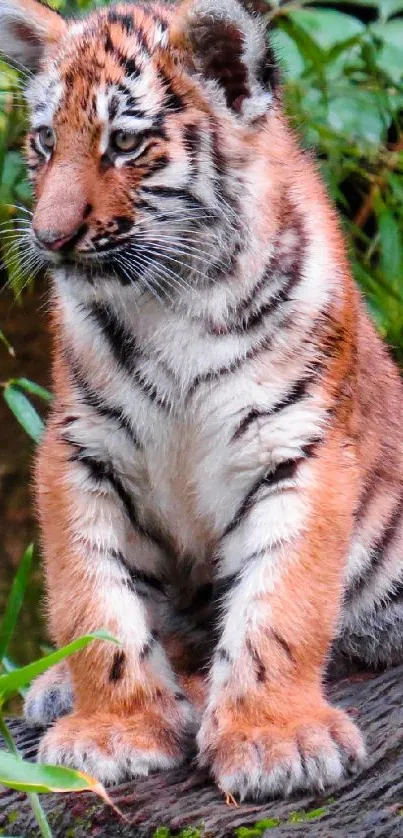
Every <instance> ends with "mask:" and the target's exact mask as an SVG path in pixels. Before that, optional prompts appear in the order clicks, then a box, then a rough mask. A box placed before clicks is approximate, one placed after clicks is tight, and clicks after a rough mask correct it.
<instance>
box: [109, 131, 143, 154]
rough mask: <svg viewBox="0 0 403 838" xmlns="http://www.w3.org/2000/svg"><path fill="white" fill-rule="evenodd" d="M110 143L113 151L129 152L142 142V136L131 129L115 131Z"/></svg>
mask: <svg viewBox="0 0 403 838" xmlns="http://www.w3.org/2000/svg"><path fill="white" fill-rule="evenodd" d="M110 144H111V147H112V149H113V151H115V152H117V153H118V154H119V153H120V154H129V153H130V152H131V151H135V150H136V148H137V146H138V145H139V144H140V137H139V135H138V134H132V133H131V132H130V131H114V133H113V134H112V136H111V139H110Z"/></svg>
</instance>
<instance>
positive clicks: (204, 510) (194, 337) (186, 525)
mask: <svg viewBox="0 0 403 838" xmlns="http://www.w3.org/2000/svg"><path fill="white" fill-rule="evenodd" d="M114 302H115V307H114V310H115V311H116V312H117V313H118V315H119V318H120V319H121V321H122V322H123V323H124V324H125V327H126V328H127V329H128V330H129V331H130V333H131V334H133V335H135V336H136V342H137V343H138V344H139V346H140V348H141V359H140V361H139V365H140V368H141V371H142V374H144V375H145V377H146V379H147V381H152V382H153V383H154V384H155V386H156V389H157V390H158V393H159V395H160V396H161V397H162V398H163V399H164V398H166V404H164V405H162V406H161V404H159V403H155V402H153V401H152V400H150V399H149V398H148V397H147V396H146V395H145V394H144V393H143V392H142V390H141V388H139V387H138V386H136V383H135V381H134V379H133V377H132V376H131V375H130V373H129V372H128V371H127V370H124V369H122V368H121V367H120V366H119V365H118V364H117V363H116V360H115V359H114V357H113V353H111V349H110V346H109V345H108V343H107V342H106V341H105V340H104V338H103V336H102V334H100V333H99V330H98V329H97V328H96V326H95V324H94V323H93V322H92V320H91V318H88V314H87V312H86V309H85V307H83V306H82V304H81V303H77V301H74V299H73V298H72V296H71V294H70V293H69V294H68V296H66V297H65V298H64V300H63V315H64V320H65V324H66V327H67V330H68V331H69V332H70V334H72V335H74V347H75V353H76V355H77V357H79V358H80V357H81V358H83V359H84V361H85V372H86V377H87V380H89V381H90V382H91V386H92V387H93V388H94V389H95V390H96V392H97V393H98V394H100V396H101V397H102V398H103V399H105V401H106V402H107V403H108V404H109V405H111V406H113V407H116V406H120V407H122V408H123V409H124V412H125V415H126V416H127V417H130V420H131V422H132V425H133V427H134V428H135V429H136V435H137V436H138V438H139V440H140V441H141V448H140V449H139V450H137V449H134V448H133V446H132V445H131V444H130V441H129V440H128V439H127V437H126V435H125V434H124V433H123V432H122V431H119V430H114V431H112V432H111V428H110V425H109V424H108V422H104V421H102V419H100V418H97V419H96V420H95V421H94V419H93V418H91V420H90V421H89V418H88V415H87V414H85V416H83V421H82V422H80V425H79V426H77V427H76V429H75V434H76V435H78V436H79V437H80V441H82V442H84V443H85V444H86V445H87V446H88V448H89V451H90V453H92V454H93V455H95V456H99V457H101V458H102V459H105V457H106V458H107V459H108V460H109V461H110V462H112V463H113V467H114V468H116V469H117V470H118V473H119V475H120V478H121V479H122V480H123V482H124V484H125V487H126V488H127V490H128V491H129V492H130V494H131V495H132V496H133V497H134V500H135V503H136V507H137V508H138V510H139V513H140V515H141V517H142V520H143V521H144V522H145V523H146V524H148V523H150V524H153V525H157V526H159V527H161V529H162V530H163V531H165V532H167V533H169V536H170V537H171V538H172V539H173V540H174V541H175V544H176V546H177V548H178V551H179V553H181V554H182V555H183V556H192V557H193V558H196V557H198V558H199V559H200V560H201V561H203V560H204V558H205V557H206V555H208V554H211V551H212V549H214V545H215V542H216V540H217V539H218V538H219V537H220V535H221V533H222V531H223V530H224V529H225V526H226V525H227V523H228V521H229V520H230V519H231V517H233V515H235V513H236V511H237V509H238V507H239V506H240V504H241V503H242V500H243V498H244V497H245V494H246V493H247V492H248V491H249V489H250V488H251V486H252V485H253V484H254V482H255V481H256V480H257V479H258V478H259V477H261V476H263V474H264V473H265V471H267V469H268V468H270V467H273V466H275V465H276V464H277V463H279V462H281V461H282V460H284V459H287V458H292V457H294V456H298V454H299V453H300V452H301V449H302V447H303V446H304V445H305V444H306V443H307V441H309V440H310V439H311V438H312V437H314V436H315V435H316V436H317V435H318V434H319V433H320V432H321V429H322V428H323V420H324V411H323V408H322V406H321V404H320V403H319V402H317V401H315V400H312V399H310V401H309V403H306V404H305V403H302V404H300V405H298V406H294V407H290V408H289V409H286V410H285V411H282V414H281V417H279V416H276V415H273V416H271V415H270V408H271V407H272V406H273V405H274V404H275V403H276V402H277V401H278V400H279V399H281V398H282V396H283V395H284V393H285V392H286V390H287V386H288V382H289V381H293V380H294V379H295V378H296V377H298V374H299V368H298V364H299V361H298V360H295V357H294V355H295V353H294V352H293V339H295V340H296V339H297V335H296V334H295V333H294V335H293V339H290V340H289V341H288V344H287V346H284V345H283V342H282V340H281V335H280V340H279V342H278V343H275V344H274V345H273V346H271V347H270V349H269V350H267V352H263V353H260V354H259V358H258V360H257V361H256V362H255V361H253V360H252V361H251V362H249V361H245V363H241V364H240V366H239V369H236V370H235V371H234V372H231V373H229V374H225V373H224V374H221V375H220V376H218V377H217V379H215V378H214V377H213V378H212V379H211V380H208V381H205V382H204V381H202V382H201V384H200V385H199V386H198V387H196V388H195V390H194V392H193V393H192V392H191V384H192V382H194V381H195V379H196V378H197V377H198V376H203V375H204V374H205V373H206V371H210V370H222V369H223V368H225V367H226V366H229V365H231V363H232V362H233V361H234V360H236V359H239V358H241V359H243V358H244V356H247V353H248V351H249V350H250V349H251V347H253V346H254V344H255V343H256V340H257V337H256V335H255V334H254V333H253V332H252V333H241V334H240V335H238V334H236V335H232V334H230V335H227V336H222V337H220V338H217V337H214V336H211V335H209V334H207V333H206V332H205V331H204V330H203V328H202V326H201V324H200V322H199V321H193V320H192V319H187V320H186V319H185V318H184V317H183V316H182V315H181V314H180V313H174V312H172V311H169V310H164V309H163V308H162V307H161V306H158V304H157V305H156V304H155V303H154V302H153V301H148V303H147V305H146V306H143V307H140V306H139V308H136V307H133V309H132V310H128V308H127V306H125V305H124V303H125V300H124V297H123V298H120V299H118V300H115V301H114ZM305 360H306V359H304V362H305ZM189 394H190V395H189ZM251 408H258V409H261V410H266V411H267V413H268V415H267V416H266V417H264V418H262V419H261V420H259V421H258V422H256V423H254V424H253V426H252V427H251V428H250V429H249V431H248V432H247V433H246V434H245V435H244V436H243V438H242V439H240V440H239V441H237V440H236V439H235V440H234V438H233V437H234V434H235V432H236V429H237V427H238V425H239V423H240V421H241V420H242V418H243V417H244V416H245V414H246V412H247V411H248V409H251ZM273 510H274V512H273V514H274V516H275V517H276V515H278V507H277V506H275V504H274V503H273ZM268 525H270V522H269V521H268Z"/></svg>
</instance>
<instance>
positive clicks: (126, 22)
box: [108, 9, 135, 35]
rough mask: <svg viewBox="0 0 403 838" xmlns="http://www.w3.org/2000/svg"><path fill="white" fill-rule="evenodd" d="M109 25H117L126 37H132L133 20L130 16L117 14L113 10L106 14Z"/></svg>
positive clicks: (133, 29)
mask: <svg viewBox="0 0 403 838" xmlns="http://www.w3.org/2000/svg"><path fill="white" fill-rule="evenodd" d="M108 21H109V23H118V24H119V25H120V26H121V27H122V29H124V31H125V32H126V34H127V35H132V34H133V32H134V31H135V28H134V20H133V18H132V17H130V15H125V14H119V13H118V12H116V11H115V10H114V9H112V10H111V11H109V12H108Z"/></svg>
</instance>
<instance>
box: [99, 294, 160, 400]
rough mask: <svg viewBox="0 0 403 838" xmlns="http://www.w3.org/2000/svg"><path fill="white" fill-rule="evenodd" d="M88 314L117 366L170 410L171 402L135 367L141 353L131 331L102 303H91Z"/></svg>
mask: <svg viewBox="0 0 403 838" xmlns="http://www.w3.org/2000/svg"><path fill="white" fill-rule="evenodd" d="M89 311H90V315H91V316H92V317H93V318H94V319H95V320H96V322H97V323H98V326H99V328H100V329H101V331H102V334H103V335H104V337H105V338H106V341H107V343H108V346H109V348H110V350H111V352H112V354H113V356H114V358H115V360H116V361H117V363H118V364H119V366H120V367H121V368H122V369H123V370H124V371H125V372H126V373H128V374H129V375H130V376H132V379H133V381H134V382H135V383H136V384H138V386H139V387H140V388H141V391H142V393H143V394H144V395H145V396H147V398H148V399H149V400H150V401H152V402H153V403H154V404H157V405H158V406H159V407H162V408H164V409H165V410H171V409H172V404H171V402H170V400H169V399H166V398H164V396H161V395H160V394H159V392H158V389H157V386H156V385H155V384H153V383H152V382H150V381H148V379H147V378H146V376H145V375H144V374H143V373H141V372H140V370H138V369H136V364H137V363H138V361H140V360H141V358H142V353H141V351H140V348H139V346H138V345H137V343H136V340H135V339H134V337H133V335H132V334H131V332H129V331H128V330H127V329H126V328H125V327H124V326H123V324H122V323H121V322H120V320H119V319H118V318H117V317H116V316H115V314H114V313H113V311H112V310H111V309H110V308H109V307H108V306H107V305H105V304H104V303H93V304H92V305H91V308H90V309H89Z"/></svg>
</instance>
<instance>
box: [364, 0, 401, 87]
mask: <svg viewBox="0 0 403 838" xmlns="http://www.w3.org/2000/svg"><path fill="white" fill-rule="evenodd" d="M402 8H403V2H402ZM370 32H372V34H373V35H375V36H376V37H377V38H379V39H380V41H381V46H380V50H379V52H378V55H377V58H376V63H377V65H378V67H379V68H380V69H381V70H383V71H384V72H385V73H386V74H387V75H388V76H389V78H391V79H392V80H393V82H394V83H395V84H400V85H401V84H402V82H403V64H402V49H403V20H390V21H389V22H388V23H373V24H372V25H371V27H370Z"/></svg>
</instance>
